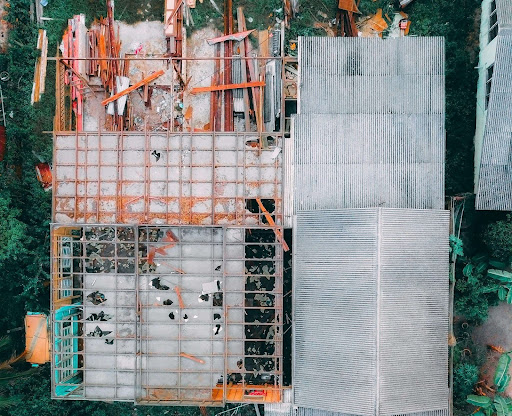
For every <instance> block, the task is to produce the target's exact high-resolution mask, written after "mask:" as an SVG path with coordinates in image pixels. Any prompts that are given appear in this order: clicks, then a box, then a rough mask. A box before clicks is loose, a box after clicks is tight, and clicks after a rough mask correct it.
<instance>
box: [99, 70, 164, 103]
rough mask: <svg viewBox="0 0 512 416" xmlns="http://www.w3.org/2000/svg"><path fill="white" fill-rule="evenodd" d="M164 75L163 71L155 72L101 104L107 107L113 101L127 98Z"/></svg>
mask: <svg viewBox="0 0 512 416" xmlns="http://www.w3.org/2000/svg"><path fill="white" fill-rule="evenodd" d="M163 74H164V71H163V70H160V71H158V72H155V73H154V74H151V75H149V76H147V77H146V78H144V79H142V80H141V81H139V82H137V83H135V84H133V85H132V86H131V87H128V88H126V89H125V90H123V91H120V92H118V93H117V94H114V95H112V96H111V97H110V98H107V99H105V100H103V101H102V102H101V105H107V104H108V103H111V102H112V101H115V100H117V99H118V98H121V97H123V96H125V95H126V94H129V93H131V92H132V91H135V90H136V89H137V88H140V87H143V86H144V85H146V84H149V83H150V82H152V81H154V80H155V79H157V78H158V77H160V76H162V75H163Z"/></svg>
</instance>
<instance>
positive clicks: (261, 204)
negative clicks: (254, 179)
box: [256, 198, 290, 251]
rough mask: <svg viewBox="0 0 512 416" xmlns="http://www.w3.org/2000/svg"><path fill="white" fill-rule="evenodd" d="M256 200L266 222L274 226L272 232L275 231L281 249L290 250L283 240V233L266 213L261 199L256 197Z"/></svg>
mask: <svg viewBox="0 0 512 416" xmlns="http://www.w3.org/2000/svg"><path fill="white" fill-rule="evenodd" d="M256 202H257V203H258V205H259V206H260V209H261V212H262V213H263V214H265V218H266V219H267V221H268V223H269V224H270V225H271V226H272V227H274V233H276V236H277V239H278V240H279V242H280V243H281V244H282V245H283V250H284V251H288V250H290V247H288V244H286V241H284V237H283V233H282V232H281V231H280V230H279V229H278V228H277V226H276V223H275V222H274V219H273V218H272V216H271V215H270V214H269V213H268V211H267V209H266V208H265V207H264V206H263V203H262V202H261V199H259V198H256Z"/></svg>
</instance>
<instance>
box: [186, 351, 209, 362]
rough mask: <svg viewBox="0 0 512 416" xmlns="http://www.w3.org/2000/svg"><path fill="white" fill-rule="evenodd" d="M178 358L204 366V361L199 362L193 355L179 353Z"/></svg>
mask: <svg viewBox="0 0 512 416" xmlns="http://www.w3.org/2000/svg"><path fill="white" fill-rule="evenodd" d="M180 357H183V358H188V359H189V360H192V361H195V362H196V363H199V364H204V363H205V361H204V360H201V359H200V358H197V357H195V356H193V355H190V354H186V353H184V352H180Z"/></svg>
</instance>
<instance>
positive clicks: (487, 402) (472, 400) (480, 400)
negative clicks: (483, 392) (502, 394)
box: [466, 394, 492, 409]
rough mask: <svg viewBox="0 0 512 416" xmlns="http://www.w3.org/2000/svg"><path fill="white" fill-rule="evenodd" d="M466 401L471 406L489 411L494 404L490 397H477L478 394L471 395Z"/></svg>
mask: <svg viewBox="0 0 512 416" xmlns="http://www.w3.org/2000/svg"><path fill="white" fill-rule="evenodd" d="M466 400H467V402H468V403H469V404H472V405H474V406H478V407H481V408H482V409H487V408H488V407H490V406H491V404H492V400H491V398H490V397H487V396H477V395H476V394H470V395H469V396H468V397H467V399H466Z"/></svg>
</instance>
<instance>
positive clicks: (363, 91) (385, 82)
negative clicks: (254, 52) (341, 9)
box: [285, 38, 445, 212]
mask: <svg viewBox="0 0 512 416" xmlns="http://www.w3.org/2000/svg"><path fill="white" fill-rule="evenodd" d="M299 67H300V88H299V109H300V114H299V115H297V117H296V119H295V123H294V126H293V141H294V143H293V146H292V147H291V149H292V150H293V157H294V160H292V161H290V162H289V163H287V164H286V166H285V169H286V172H285V177H290V176H291V175H293V176H294V209H293V211H294V212H295V211H297V210H308V209H331V208H363V207H379V206H384V207H394V208H419V209H441V208H443V207H444V152H445V130H444V98H445V97H444V40H443V39H442V38H396V39H387V40H381V39H368V38H300V40H299Z"/></svg>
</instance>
